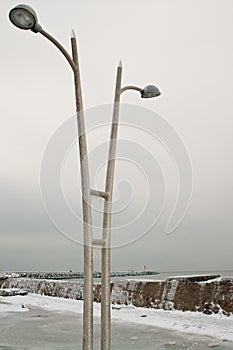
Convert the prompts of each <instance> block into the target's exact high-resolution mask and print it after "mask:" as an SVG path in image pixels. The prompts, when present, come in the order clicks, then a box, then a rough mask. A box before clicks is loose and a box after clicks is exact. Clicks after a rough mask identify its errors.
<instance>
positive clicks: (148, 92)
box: [141, 85, 161, 98]
mask: <svg viewBox="0 0 233 350" xmlns="http://www.w3.org/2000/svg"><path fill="white" fill-rule="evenodd" d="M159 95H161V92H160V91H159V89H158V88H157V86H154V85H147V86H146V87H145V88H144V89H143V90H142V91H141V97H142V98H152V97H157V96H159Z"/></svg>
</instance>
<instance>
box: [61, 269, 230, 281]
mask: <svg viewBox="0 0 233 350" xmlns="http://www.w3.org/2000/svg"><path fill="white" fill-rule="evenodd" d="M193 275H194V276H199V275H220V276H221V277H231V278H233V270H227V271H218V270H213V271H170V272H169V271H168V272H159V273H157V274H155V275H142V276H124V277H119V276H117V277H111V281H119V280H125V279H130V280H154V281H164V280H166V279H167V278H168V277H172V276H193ZM82 280H83V279H81V278H78V279H71V280H70V281H73V282H81V281H82ZM65 281H67V279H66V280H65ZM94 282H95V283H98V282H101V278H94Z"/></svg>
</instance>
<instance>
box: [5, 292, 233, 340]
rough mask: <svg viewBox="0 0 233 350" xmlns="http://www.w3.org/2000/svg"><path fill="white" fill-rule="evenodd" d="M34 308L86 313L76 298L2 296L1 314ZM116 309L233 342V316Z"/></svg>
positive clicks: (128, 316)
mask: <svg viewBox="0 0 233 350" xmlns="http://www.w3.org/2000/svg"><path fill="white" fill-rule="evenodd" d="M22 305H23V306H24V307H22ZM30 305H32V306H39V307H41V308H43V309H45V310H48V311H60V312H67V311H71V312H75V313H82V310H83V302H82V301H77V300H72V299H63V298H55V297H47V296H40V295H36V294H28V295H27V296H12V297H0V313H1V312H17V311H18V312H26V311H27V310H28V308H30ZM113 307H114V309H113V310H112V318H113V319H118V320H122V321H126V322H133V323H137V324H141V325H150V326H155V327H161V328H165V329H172V330H176V331H180V332H185V333H192V334H199V335H207V336H212V337H215V338H218V339H221V340H229V341H233V331H232V330H233V315H231V316H229V317H227V316H224V315H219V314H217V315H215V314H213V315H204V314H202V313H198V312H182V311H164V310H155V309H146V308H137V307H134V306H123V305H117V306H113ZM94 316H97V317H100V304H99V303H94Z"/></svg>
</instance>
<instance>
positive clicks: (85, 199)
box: [9, 5, 160, 350]
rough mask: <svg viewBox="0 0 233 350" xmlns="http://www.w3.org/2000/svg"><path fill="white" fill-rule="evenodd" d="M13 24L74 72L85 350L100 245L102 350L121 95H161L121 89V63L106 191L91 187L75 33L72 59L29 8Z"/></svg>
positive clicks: (107, 327) (21, 8)
mask: <svg viewBox="0 0 233 350" xmlns="http://www.w3.org/2000/svg"><path fill="white" fill-rule="evenodd" d="M9 18H10V21H11V22H12V23H13V24H14V25H15V26H16V27H18V28H20V29H23V30H31V31H32V32H34V33H40V34H41V35H43V36H44V37H45V38H47V39H48V40H49V41H51V42H52V43H53V44H54V45H55V46H56V47H57V48H58V50H60V52H61V53H62V54H63V55H64V56H65V58H66V60H67V61H68V63H69V65H70V67H71V69H72V70H73V73H74V87H75V100H76V113H77V126H78V139H79V154H80V169H81V188H82V211H83V243H84V290H83V296H84V307H83V350H92V349H93V246H96V245H97V246H101V248H102V249H101V250H102V287H101V349H102V350H109V349H110V347H111V304H110V301H111V300H110V228H111V207H112V191H113V180H114V170H115V156H116V145H117V129H118V118H119V103H120V95H121V93H123V92H124V91H126V90H137V91H139V92H140V93H141V97H142V98H151V97H156V96H159V95H160V92H159V90H158V88H157V87H155V86H153V85H149V86H147V87H145V88H144V89H141V88H138V87H136V86H126V87H123V88H121V77H122V64H121V63H120V64H119V66H118V69H117V79H116V88H115V100H114V108H113V118H112V127H111V136H110V145H109V156H108V167H107V175H106V185H105V191H98V190H94V189H91V188H90V180H89V166H88V152H87V142H86V134H85V123H84V115H83V102H82V91H81V80H80V70H79V60H78V50H77V41H76V37H75V33H74V31H72V35H71V48H72V56H71V55H70V54H69V53H68V52H67V50H66V49H65V48H64V47H63V46H62V45H61V44H60V43H59V42H58V41H57V40H56V39H55V38H54V37H53V36H52V35H50V34H49V33H47V32H46V31H45V30H43V29H42V26H41V25H40V24H39V22H38V19H37V15H36V13H35V11H34V10H33V9H32V8H31V7H30V6H28V5H17V6H15V7H14V8H13V9H12V10H11V11H10V13H9ZM91 196H98V197H102V198H103V199H104V214H103V236H102V239H94V238H93V237H92V214H91Z"/></svg>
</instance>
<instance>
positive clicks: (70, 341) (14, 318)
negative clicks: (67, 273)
mask: <svg viewBox="0 0 233 350" xmlns="http://www.w3.org/2000/svg"><path fill="white" fill-rule="evenodd" d="M82 307H83V303H82V301H77V300H71V299H62V298H54V297H46V296H39V295H35V294H29V295H27V296H12V297H0V349H5V350H7V349H8V350H10V349H30V350H31V349H33V350H37V349H42V348H43V349H46V350H51V349H69V350H71V349H81V348H82V346H81V344H82ZM113 308H114V309H113V310H112V349H113V350H114V349H121V350H128V349H145V350H146V349H148V350H149V349H161V350H162V349H163V350H165V349H171V350H173V349H174V350H178V349H182V350H184V349H185V350H188V349H189V350H204V349H209V348H211V347H216V348H217V349H233V316H230V317H226V316H222V315H203V314H201V313H194V312H179V311H163V310H153V309H145V308H135V307H133V306H113ZM94 316H95V318H94V334H95V336H94V338H95V347H94V348H95V349H99V348H100V346H99V343H100V340H99V337H100V336H99V331H100V318H99V317H100V304H97V303H94Z"/></svg>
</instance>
